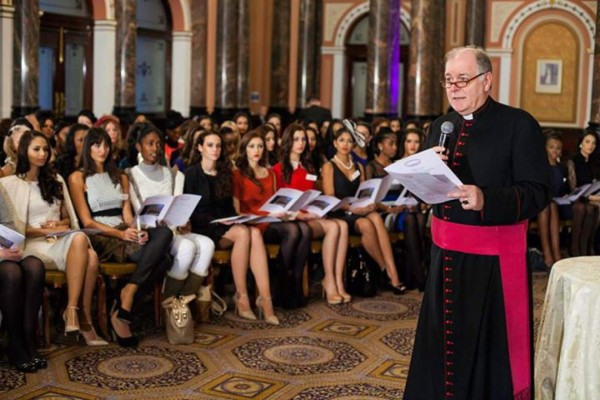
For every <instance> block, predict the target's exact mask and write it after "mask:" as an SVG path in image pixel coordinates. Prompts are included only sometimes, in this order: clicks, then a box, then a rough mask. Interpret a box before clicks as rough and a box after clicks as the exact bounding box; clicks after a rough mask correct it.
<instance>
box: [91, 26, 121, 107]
mask: <svg viewBox="0 0 600 400" xmlns="http://www.w3.org/2000/svg"><path fill="white" fill-rule="evenodd" d="M116 29H117V21H114V20H95V21H94V78H93V81H94V86H93V87H94V105H93V111H94V114H95V115H97V116H100V115H104V114H110V113H111V112H112V110H113V108H114V106H115V78H116V74H115V62H116V61H115V59H116V36H117V31H116Z"/></svg>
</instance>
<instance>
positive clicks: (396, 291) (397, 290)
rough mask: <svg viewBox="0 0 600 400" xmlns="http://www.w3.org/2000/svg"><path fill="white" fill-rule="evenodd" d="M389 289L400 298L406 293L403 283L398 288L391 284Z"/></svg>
mask: <svg viewBox="0 0 600 400" xmlns="http://www.w3.org/2000/svg"><path fill="white" fill-rule="evenodd" d="M389 288H390V290H391V291H392V293H394V294H395V295H396V296H400V295H402V294H404V293H406V285H405V284H403V283H400V284H398V286H394V285H392V284H391V283H390V284H389Z"/></svg>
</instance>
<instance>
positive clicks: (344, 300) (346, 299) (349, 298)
mask: <svg viewBox="0 0 600 400" xmlns="http://www.w3.org/2000/svg"><path fill="white" fill-rule="evenodd" d="M338 293H339V295H340V296H341V297H342V303H350V302H351V301H352V296H351V295H350V293H346V292H340V291H338Z"/></svg>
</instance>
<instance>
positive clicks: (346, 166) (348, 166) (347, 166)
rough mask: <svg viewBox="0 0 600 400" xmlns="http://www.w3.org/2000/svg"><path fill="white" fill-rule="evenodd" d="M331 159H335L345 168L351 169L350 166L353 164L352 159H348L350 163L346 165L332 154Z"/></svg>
mask: <svg viewBox="0 0 600 400" xmlns="http://www.w3.org/2000/svg"><path fill="white" fill-rule="evenodd" d="M333 159H334V160H335V161H337V163H338V164H340V165H341V166H342V167H344V168H346V169H352V167H353V166H354V163H353V162H352V161H350V163H349V164H348V165H346V164H344V163H343V162H342V161H341V160H340V159H339V158H337V156H333Z"/></svg>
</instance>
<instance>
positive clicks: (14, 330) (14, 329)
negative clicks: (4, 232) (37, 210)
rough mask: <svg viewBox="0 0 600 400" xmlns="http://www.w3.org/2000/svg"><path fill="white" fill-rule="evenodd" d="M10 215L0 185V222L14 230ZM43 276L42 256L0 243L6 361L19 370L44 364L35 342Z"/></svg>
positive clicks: (0, 297)
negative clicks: (26, 253) (6, 339)
mask: <svg viewBox="0 0 600 400" xmlns="http://www.w3.org/2000/svg"><path fill="white" fill-rule="evenodd" d="M4 179H6V178H4ZM0 181H1V180H0ZM14 215H15V212H14V209H13V206H12V203H11V201H10V199H9V197H8V194H7V193H6V191H5V190H4V187H3V186H2V185H0V225H4V226H5V227H7V228H9V229H12V230H17V226H16V224H15V223H14V221H13V218H14ZM44 277H45V270H44V263H43V262H42V260H40V259H39V258H37V257H35V256H27V257H24V256H23V251H22V250H21V249H19V248H13V247H8V248H7V247H5V246H4V245H0V313H2V326H4V327H5V329H6V332H7V334H8V343H7V346H6V349H7V353H8V362H9V364H10V365H12V366H13V367H14V368H15V369H16V370H17V371H19V372H30V373H31V372H35V371H37V370H38V369H44V368H46V367H48V362H47V361H46V359H45V358H43V357H40V355H39V354H38V352H37V346H36V343H35V342H36V335H35V326H36V322H37V317H38V311H39V309H40V305H41V303H42V293H43V291H44Z"/></svg>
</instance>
